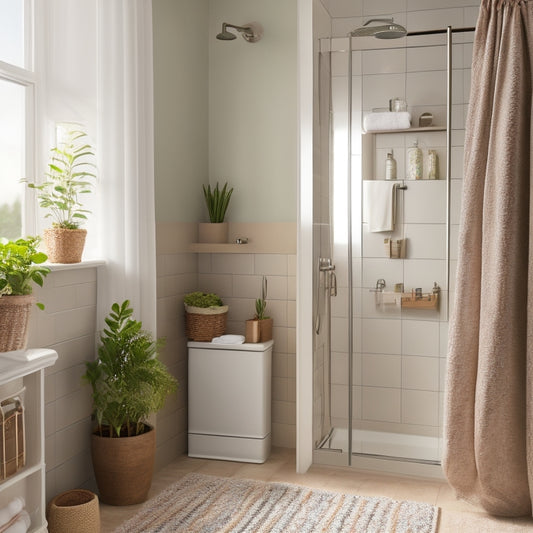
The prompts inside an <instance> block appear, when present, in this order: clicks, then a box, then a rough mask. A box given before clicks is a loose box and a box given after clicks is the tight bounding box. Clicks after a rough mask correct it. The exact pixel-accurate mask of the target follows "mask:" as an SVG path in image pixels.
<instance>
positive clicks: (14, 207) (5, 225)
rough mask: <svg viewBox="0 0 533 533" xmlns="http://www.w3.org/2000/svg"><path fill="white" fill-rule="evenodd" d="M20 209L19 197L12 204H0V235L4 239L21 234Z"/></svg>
mask: <svg viewBox="0 0 533 533" xmlns="http://www.w3.org/2000/svg"><path fill="white" fill-rule="evenodd" d="M21 213H22V210H21V206H20V199H18V198H17V199H16V200H15V201H14V202H13V203H12V204H7V203H6V204H2V205H0V235H3V236H4V237H5V238H6V239H12V240H14V239H18V238H19V237H20V236H21V234H22V216H21Z"/></svg>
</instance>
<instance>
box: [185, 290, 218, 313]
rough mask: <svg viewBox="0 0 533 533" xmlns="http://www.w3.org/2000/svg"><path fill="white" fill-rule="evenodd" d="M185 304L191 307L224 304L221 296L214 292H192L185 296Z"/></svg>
mask: <svg viewBox="0 0 533 533" xmlns="http://www.w3.org/2000/svg"><path fill="white" fill-rule="evenodd" d="M183 301H184V303H185V305H188V306H189V307H203V308H205V309H207V308H208V307H220V306H221V305H224V304H223V303H222V300H221V299H220V297H219V296H217V295H216V294H213V293H205V292H190V293H189V294H186V295H185V297H184V298H183Z"/></svg>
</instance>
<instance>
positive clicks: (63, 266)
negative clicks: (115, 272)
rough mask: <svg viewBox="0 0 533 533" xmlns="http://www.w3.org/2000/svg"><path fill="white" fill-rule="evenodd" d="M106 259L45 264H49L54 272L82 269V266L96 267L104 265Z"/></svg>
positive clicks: (45, 264)
mask: <svg viewBox="0 0 533 533" xmlns="http://www.w3.org/2000/svg"><path fill="white" fill-rule="evenodd" d="M105 264H106V261H105V260H103V259H90V260H88V261H82V262H81V263H43V266H47V267H48V268H49V269H50V270H51V271H52V272H57V271H59V270H80V269H81V268H95V267H99V266H104V265H105Z"/></svg>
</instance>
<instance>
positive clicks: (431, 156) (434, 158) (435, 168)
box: [428, 150, 439, 180]
mask: <svg viewBox="0 0 533 533" xmlns="http://www.w3.org/2000/svg"><path fill="white" fill-rule="evenodd" d="M428 179H429V180H438V179H439V156H438V155H437V151H436V150H428Z"/></svg>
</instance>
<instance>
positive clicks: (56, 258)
mask: <svg viewBox="0 0 533 533" xmlns="http://www.w3.org/2000/svg"><path fill="white" fill-rule="evenodd" d="M86 237H87V230H86V229H64V228H48V229H45V230H44V232H43V242H44V245H45V247H46V254H47V255H48V261H49V262H50V263H79V262H81V256H82V254H83V248H84V246H85V238H86Z"/></svg>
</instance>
